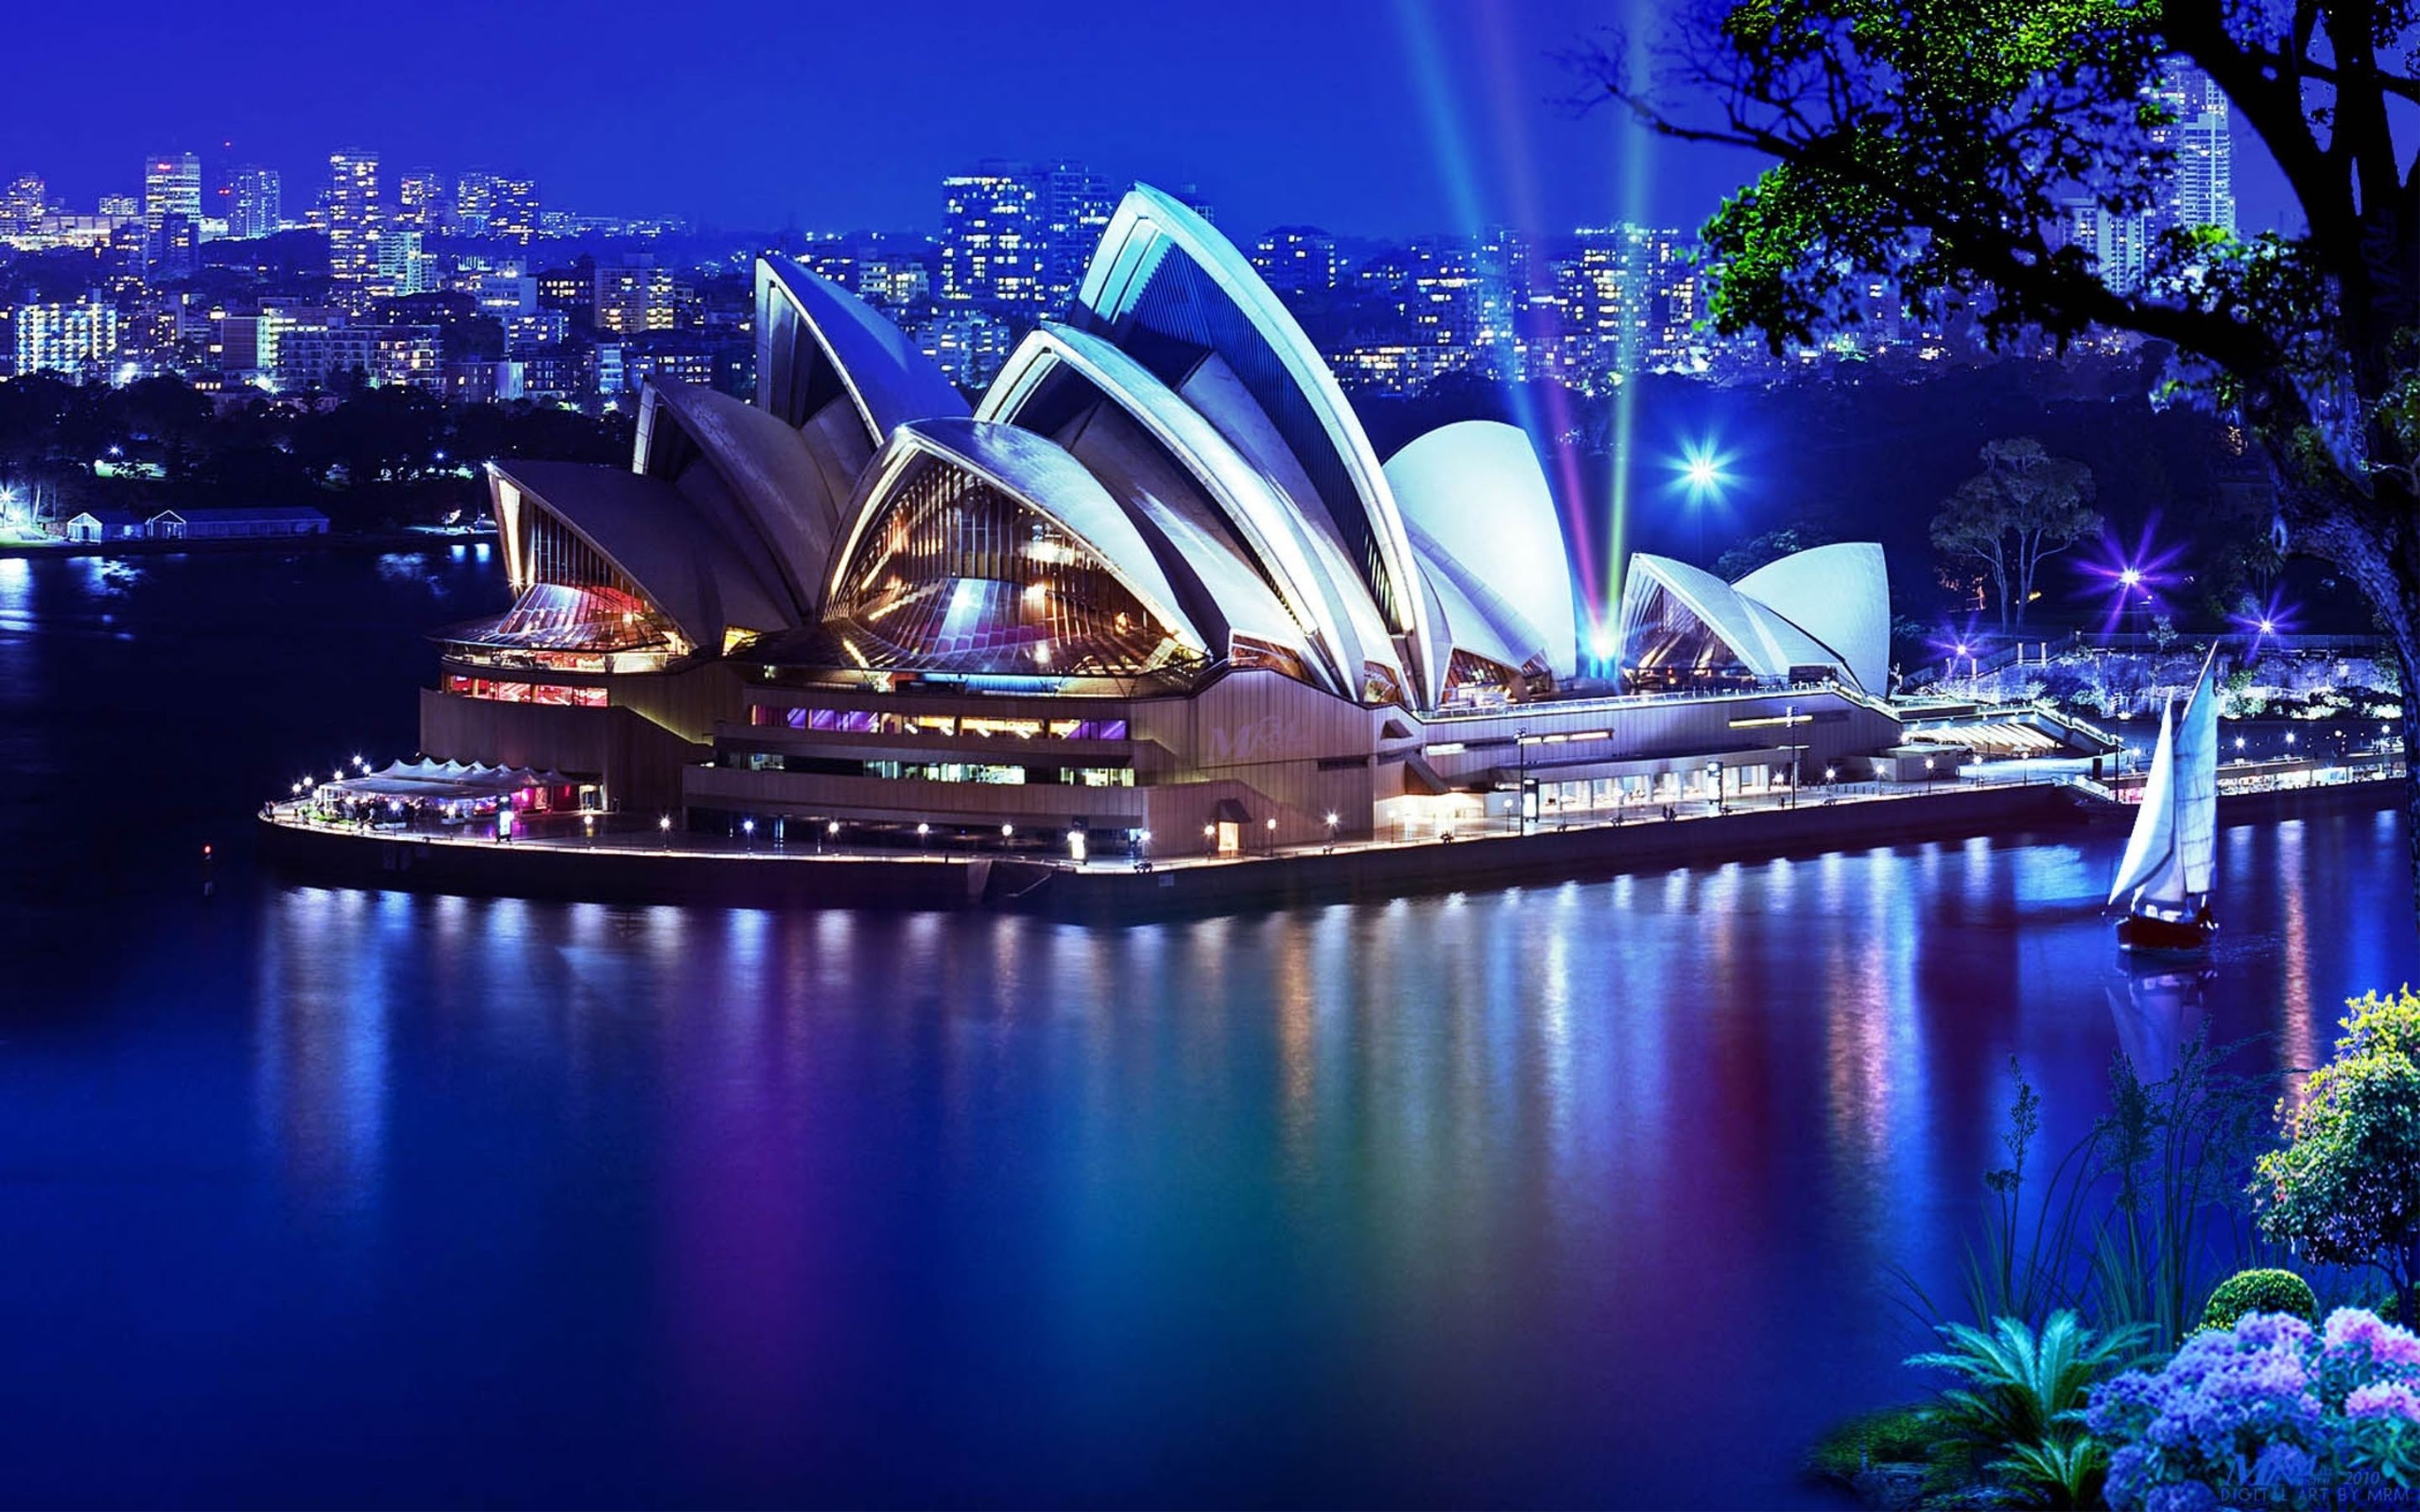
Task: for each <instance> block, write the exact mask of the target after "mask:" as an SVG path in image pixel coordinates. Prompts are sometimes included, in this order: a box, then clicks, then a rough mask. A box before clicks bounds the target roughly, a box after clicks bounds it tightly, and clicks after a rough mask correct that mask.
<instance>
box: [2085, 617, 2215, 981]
mask: <svg viewBox="0 0 2420 1512" xmlns="http://www.w3.org/2000/svg"><path fill="white" fill-rule="evenodd" d="M2216 655H2217V652H2216V650H2215V649H2214V648H2213V650H2212V652H2211V656H2216ZM2217 861H2218V689H2217V687H2216V686H2215V685H2214V684H2212V682H2211V657H2204V658H2203V660H2202V665H2201V675H2200V676H2199V677H2198V678H2196V679H2195V682H2194V688H2193V693H2192V695H2191V696H2190V697H2188V698H2187V699H2186V700H2185V705H2184V712H2183V713H2182V714H2179V713H2178V712H2177V708H2176V701H2175V700H2174V699H2171V700H2169V702H2168V706H2167V707H2166V708H2164V709H2162V710H2161V711H2160V743H2159V745H2158V746H2157V747H2156V748H2153V750H2152V752H2151V769H2150V773H2149V776H2148V777H2146V778H2145V779H2144V782H2143V803H2142V807H2141V808H2140V809H2139V810H2137V811H2136V812H2135V815H2134V832H2133V834H2132V835H2130V836H2128V837H2127V840H2126V854H2125V856H2124V857H2123V858H2122V859H2120V860H2119V861H2118V877H2117V880H2116V881H2115V882H2113V883H2112V884H2110V887H2109V903H2110V905H2111V906H2113V907H2114V906H2116V905H2117V903H2118V901H2119V900H2120V899H2123V900H2125V903H2126V917H2125V918H2122V919H2119V920H2118V944H2119V945H2121V946H2123V947H2124V948H2126V949H2130V950H2152V951H2167V952H2185V951H2194V950H2201V949H2207V948H2208V947H2209V944H2210V939H2211V935H2213V934H2216V933H2218V920H2217V918H2216V917H2215V916H2213V915H2212V914H2211V906H2210V895H2211V884H2212V883H2213V882H2214V881H2215V880H2216V877H2215V875H2214V873H2215V872H2216V871H2217Z"/></svg>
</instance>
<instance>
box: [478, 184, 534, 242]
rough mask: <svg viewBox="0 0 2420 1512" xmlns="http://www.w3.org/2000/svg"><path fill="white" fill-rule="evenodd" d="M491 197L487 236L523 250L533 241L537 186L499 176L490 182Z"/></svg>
mask: <svg viewBox="0 0 2420 1512" xmlns="http://www.w3.org/2000/svg"><path fill="white" fill-rule="evenodd" d="M489 186H490V197H489V208H488V227H487V234H488V235H489V236H491V237H496V238H500V239H504V240H506V241H517V242H520V244H521V245H523V246H527V245H529V243H530V242H532V241H533V240H535V239H536V238H537V234H538V221H539V210H538V202H537V182H536V180H535V179H531V178H514V177H507V176H505V175H502V174H499V175H497V176H496V177H493V178H491V179H489Z"/></svg>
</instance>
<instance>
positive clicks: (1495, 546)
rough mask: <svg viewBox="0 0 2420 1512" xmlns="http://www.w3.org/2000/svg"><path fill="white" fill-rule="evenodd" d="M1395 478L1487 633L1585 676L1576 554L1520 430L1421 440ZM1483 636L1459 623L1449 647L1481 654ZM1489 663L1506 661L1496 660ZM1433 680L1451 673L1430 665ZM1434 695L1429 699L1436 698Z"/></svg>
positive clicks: (1399, 496)
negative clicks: (1575, 601)
mask: <svg viewBox="0 0 2420 1512" xmlns="http://www.w3.org/2000/svg"><path fill="white" fill-rule="evenodd" d="M1387 479H1388V483H1390V484H1391V485H1392V486H1393V487H1394V491H1395V501H1396V503H1397V504H1398V505H1400V506H1401V507H1402V509H1403V512H1404V520H1405V522H1406V524H1407V526H1408V527H1409V529H1410V532H1411V533H1412V536H1413V542H1414V548H1415V549H1416V550H1418V551H1419V552H1420V554H1421V555H1422V556H1424V557H1425V558H1427V559H1429V561H1430V562H1431V563H1434V564H1435V567H1436V568H1437V569H1438V570H1441V571H1443V572H1445V573H1447V574H1449V575H1451V576H1453V577H1456V578H1458V579H1461V584H1460V586H1461V587H1462V588H1463V590H1464V594H1465V597H1466V601H1468V602H1470V603H1471V604H1472V605H1473V607H1474V608H1476V609H1478V610H1479V611H1480V612H1481V613H1482V614H1483V615H1485V616H1486V618H1487V620H1488V626H1487V628H1488V631H1489V632H1490V633H1491V634H1492V635H1493V637H1494V638H1495V639H1497V640H1498V641H1500V642H1501V643H1502V644H1504V645H1507V646H1510V647H1513V648H1516V649H1518V650H1519V651H1520V653H1521V655H1520V656H1516V657H1514V658H1513V659H1512V662H1511V663H1510V665H1512V666H1513V667H1515V668H1517V667H1519V666H1521V665H1522V664H1523V662H1524V661H1525V660H1527V659H1528V657H1530V656H1537V657H1539V658H1540V659H1541V660H1542V661H1543V662H1544V665H1545V666H1546V667H1547V668H1548V670H1550V671H1553V672H1554V674H1555V675H1556V676H1557V677H1559V678H1570V677H1572V676H1574V675H1575V673H1576V672H1577V671H1578V669H1579V630H1578V620H1577V616H1576V615H1575V611H1574V609H1573V607H1572V586H1571V566H1570V553H1569V552H1568V551H1567V550H1565V548H1564V547H1563V531H1562V523H1561V520H1560V519H1559V517H1558V515H1557V512H1556V508H1555V496H1554V493H1553V491H1552V490H1551V489H1549V488H1548V487H1547V486H1546V473H1545V470H1544V468H1542V467H1541V466H1539V463H1538V453H1537V449H1536V448H1534V447H1533V446H1531V445H1530V444H1529V438H1528V436H1527V435H1525V434H1524V433H1523V432H1522V431H1521V429H1520V427H1518V426H1516V425H1508V424H1503V423H1502V422H1500V421H1493V420H1466V421H1462V422H1460V423H1458V424H1450V425H1442V426H1439V427H1438V428H1437V429H1435V430H1433V431H1430V432H1429V433H1428V434H1426V435H1424V436H1421V437H1419V439H1418V440H1414V441H1413V442H1412V443H1411V444H1410V445H1408V446H1405V447H1404V449H1403V450H1402V451H1400V452H1397V453H1396V454H1395V455H1393V456H1392V457H1391V458H1389V459H1388V462H1387ZM1478 633H1479V632H1478V631H1477V630H1476V629H1474V628H1470V627H1467V626H1466V625H1465V624H1464V623H1463V622H1462V621H1459V620H1457V621H1455V622H1454V623H1453V624H1452V625H1450V627H1449V628H1448V630H1447V632H1446V634H1445V637H1444V639H1445V640H1448V641H1450V642H1451V643H1453V644H1456V645H1460V646H1461V647H1463V649H1465V650H1468V651H1473V652H1477V651H1478V650H1479V647H1478V645H1477V644H1476V643H1474V641H1473V640H1471V639H1469V638H1470V637H1472V636H1475V635H1477V634H1478ZM1491 659H1499V658H1494V657H1491ZM1432 663H1433V664H1432V665H1431V666H1430V668H1429V669H1428V671H1429V675H1430V677H1431V678H1432V679H1433V681H1435V682H1439V683H1441V682H1442V680H1443V678H1444V675H1445V669H1444V667H1443V666H1442V665H1436V664H1435V663H1434V658H1432ZM1438 696H1439V694H1438V689H1437V688H1436V687H1432V688H1431V689H1430V698H1431V699H1432V701H1434V700H1435V698H1436V697H1438Z"/></svg>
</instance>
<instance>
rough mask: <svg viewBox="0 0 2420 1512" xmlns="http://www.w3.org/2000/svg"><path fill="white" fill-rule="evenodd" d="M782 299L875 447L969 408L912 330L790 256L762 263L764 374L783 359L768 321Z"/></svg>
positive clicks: (759, 299)
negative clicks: (904, 429) (914, 425)
mask: <svg viewBox="0 0 2420 1512" xmlns="http://www.w3.org/2000/svg"><path fill="white" fill-rule="evenodd" d="M775 299H779V300H783V301H786V302H787V303H788V304H789V306H790V307H791V308H792V309H793V310H795V311H797V312H798V316H799V324H800V326H801V327H802V328H803V329H804V330H805V331H806V332H807V333H808V334H809V335H810V336H812V337H813V338H814V344H815V347H816V348H817V350H818V351H820V352H821V354H822V357H823V360H824V361H825V362H826V363H830V366H831V368H832V370H833V372H834V373H835V374H836V375H837V376H838V378H839V379H840V382H841V385H842V387H843V388H844V389H845V391H846V393H847V394H848V397H849V403H850V406H851V407H852V408H853V409H855V411H856V413H857V417H858V419H859V421H860V423H861V424H863V426H864V427H865V435H866V445H867V447H868V449H869V450H871V449H872V448H874V447H877V446H880V445H881V444H882V443H883V441H884V440H886V439H888V438H889V437H890V435H891V432H892V430H893V429H895V428H896V427H898V426H900V425H903V424H907V422H908V421H911V420H928V419H936V418H945V417H946V418H958V417H962V416H964V415H965V414H966V413H967V412H968V407H967V400H966V395H964V394H962V393H959V392H958V391H957V388H956V386H955V385H954V384H953V383H951V382H950V380H949V379H948V378H945V377H943V376H942V374H941V370H940V369H939V367H937V366H935V365H934V363H933V360H932V359H931V358H929V357H926V356H925V355H924V353H923V350H922V349H921V348H919V347H917V345H916V344H915V343H914V342H912V341H910V340H908V339H907V332H903V331H901V330H900V329H899V328H898V327H897V326H895V325H893V324H892V323H891V321H890V320H888V319H886V318H885V317H884V316H883V315H882V313H881V312H880V311H878V310H876V309H875V308H874V306H872V305H870V304H868V303H866V302H865V301H863V300H861V299H859V298H858V297H857V296H856V295H854V294H851V293H850V292H849V291H848V290H846V289H845V288H843V287H841V286H840V285H838V284H835V283H833V282H832V281H831V280H830V279H829V278H826V277H824V276H822V275H821V274H819V273H814V272H811V271H809V270H807V269H805V268H802V267H800V266H799V263H798V262H797V261H796V260H795V259H793V258H789V257H760V258H758V259H757V262H756V303H757V310H758V313H759V331H758V335H757V353H758V362H759V364H760V371H762V370H763V369H764V368H765V367H768V366H769V365H770V363H769V362H768V358H775V359H777V360H778V354H774V353H771V352H768V350H767V347H768V343H769V342H770V340H771V338H772V332H771V326H772V322H771V321H769V320H767V319H764V318H763V316H764V314H765V313H766V311H767V307H768V301H772V300H775Z"/></svg>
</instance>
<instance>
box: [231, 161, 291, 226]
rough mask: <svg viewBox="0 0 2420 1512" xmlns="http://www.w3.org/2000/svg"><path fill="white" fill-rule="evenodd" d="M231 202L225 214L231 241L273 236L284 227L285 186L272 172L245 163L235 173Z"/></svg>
mask: <svg viewBox="0 0 2420 1512" xmlns="http://www.w3.org/2000/svg"><path fill="white" fill-rule="evenodd" d="M234 191H235V193H234V201H235V203H234V204H233V205H232V206H231V207H230V208H229V209H228V212H227V235H228V236H231V237H266V236H274V235H276V233H277V230H278V228H279V226H281V225H283V224H285V216H286V205H285V185H284V181H283V180H282V179H281V178H280V177H278V173H277V170H276V169H274V168H264V167H261V166H260V165H259V164H257V163H246V164H245V165H244V166H242V167H240V168H238V169H237V170H236V171H235V182H234Z"/></svg>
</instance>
